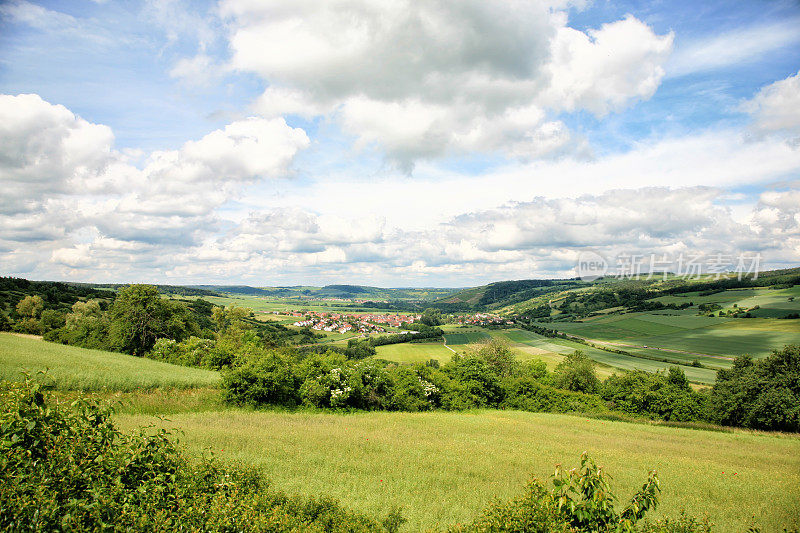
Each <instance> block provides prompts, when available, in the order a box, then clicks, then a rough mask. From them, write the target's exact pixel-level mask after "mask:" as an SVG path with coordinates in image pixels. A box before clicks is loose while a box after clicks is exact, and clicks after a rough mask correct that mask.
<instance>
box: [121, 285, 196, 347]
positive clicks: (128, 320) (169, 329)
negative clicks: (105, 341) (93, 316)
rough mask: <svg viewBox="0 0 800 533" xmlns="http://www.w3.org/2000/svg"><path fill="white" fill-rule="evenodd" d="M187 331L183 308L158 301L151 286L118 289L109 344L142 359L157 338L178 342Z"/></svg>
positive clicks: (153, 287)
mask: <svg viewBox="0 0 800 533" xmlns="http://www.w3.org/2000/svg"><path fill="white" fill-rule="evenodd" d="M195 327H196V326H195ZM191 329H192V328H191V324H190V321H189V320H188V313H187V311H186V308H185V307H183V306H182V305H181V304H179V303H177V302H170V301H169V300H165V299H163V298H161V295H159V293H158V289H157V288H156V287H155V286H153V285H129V286H127V287H123V288H121V289H120V290H119V292H118V293H117V298H116V300H114V305H113V306H112V307H111V328H110V340H111V344H112V346H113V347H114V348H116V349H119V350H121V351H123V352H125V353H130V354H133V355H138V356H142V355H144V354H145V353H146V352H148V351H149V350H150V349H151V348H152V347H153V345H154V344H155V342H156V340H157V339H159V338H162V337H163V338H168V339H174V340H182V339H184V338H186V337H187V336H188V334H189V333H190V330H191Z"/></svg>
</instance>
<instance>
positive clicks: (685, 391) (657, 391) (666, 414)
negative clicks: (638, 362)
mask: <svg viewBox="0 0 800 533" xmlns="http://www.w3.org/2000/svg"><path fill="white" fill-rule="evenodd" d="M600 395H601V396H602V397H603V399H605V400H606V401H608V402H609V404H610V406H611V408H612V409H616V410H619V411H623V412H626V413H631V414H636V415H644V416H647V417H649V418H658V419H662V420H671V421H676V422H690V421H701V420H705V419H706V418H707V414H706V409H707V408H706V403H707V396H706V395H704V394H702V393H699V392H695V391H693V390H692V389H691V387H689V382H688V380H687V379H686V376H685V375H684V374H683V371H682V370H681V369H679V368H678V367H672V368H670V370H669V373H668V374H667V375H663V374H652V373H649V372H644V371H642V370H634V371H632V372H628V373H626V374H622V375H617V374H614V375H613V376H611V377H609V378H608V379H607V380H606V381H605V383H603V386H602V390H601V392H600Z"/></svg>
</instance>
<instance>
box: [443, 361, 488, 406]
mask: <svg viewBox="0 0 800 533" xmlns="http://www.w3.org/2000/svg"><path fill="white" fill-rule="evenodd" d="M442 371H443V372H445V373H446V374H447V375H448V376H449V377H450V387H448V389H447V390H446V391H445V392H444V394H443V398H442V403H443V404H444V406H445V407H447V408H448V409H471V408H474V407H492V406H496V405H498V404H499V403H500V402H501V401H502V399H503V389H502V387H501V386H500V378H499V377H498V376H497V374H496V373H495V372H494V371H493V369H492V367H491V366H490V365H489V363H488V362H486V360H484V359H482V358H480V357H475V356H468V357H463V356H453V359H452V361H450V362H449V363H447V364H446V365H445V366H444V367H442Z"/></svg>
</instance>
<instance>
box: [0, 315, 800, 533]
mask: <svg viewBox="0 0 800 533" xmlns="http://www.w3.org/2000/svg"><path fill="white" fill-rule="evenodd" d="M485 333H486V335H490V334H491V335H493V336H496V335H500V334H502V335H505V336H508V340H509V342H512V341H514V342H518V343H520V344H523V341H528V342H532V341H536V342H539V341H541V339H531V338H530V337H529V333H530V332H523V331H521V330H520V331H513V330H504V331H491V332H485ZM514 339H516V340H514ZM542 342H549V340H548V341H542ZM432 346H436V347H437V349H441V350H444V351H446V352H447V354H451V353H452V352H450V351H449V350H447V348H445V347H444V345H443V344H441V343H439V344H435V345H427V344H421V343H412V344H399V345H390V346H383V347H380V349H382V350H385V349H386V348H392V349H395V350H409V348H410V347H413V348H410V349H411V350H418V351H419V357H420V358H423V360H424V358H425V357H428V355H429V354H430V353H431V352H430V351H429V350H431V347H432ZM468 346H470V345H460V347H461V348H466V347H468ZM539 346H540V348H539V349H540V350H545V349H553V350H555V349H557V347H558V346H561V345H559V344H553V345H552V346H551V345H547V344H540V345H539ZM423 354H424V355H423ZM443 356H444V355H443ZM406 357H408V355H406ZM447 357H449V355H448V356H447ZM44 368H49V369H50V370H49V374H48V376H49V379H51V380H53V381H54V383H55V385H56V387H57V391H56V394H57V395H58V396H59V397H60V398H62V399H66V400H70V399H72V398H74V397H77V396H78V394H80V392H79V391H80V390H84V391H94V392H92V394H93V395H95V396H99V397H101V398H105V399H107V400H111V401H114V402H115V403H119V404H120V407H119V411H118V414H117V415H116V420H117V422H118V423H119V424H120V426H121V427H122V428H123V429H125V430H129V431H134V430H137V429H138V428H140V427H142V426H149V425H155V426H157V427H166V428H171V429H175V430H177V432H176V433H175V435H176V437H177V438H178V439H179V440H180V441H181V442H182V443H183V444H184V445H185V446H187V448H188V449H189V450H190V451H191V452H193V453H195V454H197V455H198V456H199V455H200V454H203V453H207V452H208V451H211V452H213V453H214V455H216V456H218V457H219V458H220V459H222V460H223V461H232V462H242V463H246V464H252V465H256V466H257V467H259V468H261V469H263V471H264V472H265V473H266V474H267V476H268V477H270V478H271V479H272V481H273V483H274V487H275V488H278V489H281V490H285V491H287V492H290V493H300V494H305V495H314V496H319V495H328V496H332V497H334V498H336V499H338V500H340V501H341V502H342V503H343V504H344V505H346V506H348V507H351V508H353V509H355V510H360V511H364V512H367V513H370V514H372V515H374V516H382V515H384V514H385V512H386V510H387V509H389V508H391V507H392V506H394V505H401V506H402V507H403V509H404V510H403V513H404V516H406V517H407V518H408V520H409V523H408V524H407V525H406V526H405V528H404V531H419V530H424V529H426V528H436V527H444V526H447V525H450V524H453V523H455V522H465V521H469V520H471V519H472V518H474V517H475V516H476V515H477V514H478V513H479V512H480V510H481V509H482V508H483V507H484V506H485V505H486V504H487V503H489V502H490V501H492V500H493V499H496V498H501V499H507V498H511V497H514V496H516V495H518V494H520V493H521V491H522V490H523V487H524V484H525V482H526V481H527V480H528V479H529V477H530V476H531V475H534V476H537V477H539V478H540V479H542V478H546V477H547V476H548V475H549V474H550V472H551V471H552V469H553V466H554V464H555V463H563V464H565V465H567V466H570V467H571V466H576V465H577V463H578V460H579V456H580V453H581V452H582V451H584V450H587V451H589V452H590V453H591V454H592V456H593V457H594V458H595V459H596V460H597V461H598V463H599V464H602V465H603V466H605V467H606V469H607V470H608V472H609V473H611V475H612V476H613V487H614V489H615V491H616V493H617V495H618V496H619V497H621V498H627V497H628V496H630V494H632V493H633V492H634V491H635V490H636V489H638V488H639V486H640V485H641V483H642V482H643V481H644V479H645V478H646V476H647V472H648V471H649V470H650V469H653V468H655V469H657V470H658V471H659V475H660V478H661V481H662V487H663V495H662V496H663V497H662V507H661V508H660V510H659V511H658V512H657V513H655V514H654V515H655V516H674V515H677V514H678V512H679V511H680V510H681V509H685V510H686V511H687V512H688V513H690V514H694V515H698V516H704V515H707V516H708V517H709V518H710V520H711V521H712V522H713V523H714V524H715V530H716V531H741V530H743V529H746V527H748V526H749V525H757V526H759V527H760V528H761V530H762V531H775V530H780V529H781V528H783V527H798V526H800V523H798V518H797V517H798V516H800V436H797V435H785V434H767V433H759V432H751V431H744V430H735V431H706V430H696V429H686V428H676V427H669V426H666V425H655V424H643V423H629V422H620V421H607V420H598V419H587V418H585V417H580V416H570V415H555V414H546V413H526V412H514V411H493V410H479V411H467V412H441V411H440V412H431V413H392V412H358V413H350V414H344V413H330V412H318V411H304V410H300V411H279V410H267V411H257V410H249V409H237V408H232V407H229V406H227V405H225V404H224V403H222V401H221V399H220V391H219V389H218V388H215V387H216V386H217V384H218V379H219V376H218V374H217V373H215V372H208V371H202V370H198V369H191V368H185V367H176V366H172V365H168V364H163V363H158V362H155V361H152V360H148V359H143V358H137V357H132V356H127V355H122V354H117V353H110V352H102V351H97V350H85V349H81V348H74V347H70V346H63V345H60V344H53V343H48V342H45V341H42V340H39V339H35V338H25V337H20V336H17V335H12V334H0V377H2V378H3V379H12V380H13V379H19V378H20V377H21V374H20V371H22V370H28V371H36V370H39V369H44ZM165 417H166V418H165Z"/></svg>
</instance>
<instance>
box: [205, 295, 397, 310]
mask: <svg viewBox="0 0 800 533" xmlns="http://www.w3.org/2000/svg"><path fill="white" fill-rule="evenodd" d="M203 299H204V300H208V301H209V302H211V303H213V304H214V305H218V306H221V307H230V306H235V307H249V308H250V309H252V310H253V311H254V312H270V313H271V312H273V311H280V312H283V311H291V310H296V311H300V310H303V309H306V310H309V311H320V312H323V311H324V312H330V311H333V312H337V313H383V312H391V313H395V312H396V311H391V310H386V309H374V308H369V307H359V306H358V304H352V303H347V302H331V301H326V300H307V299H300V298H276V297H264V296H250V295H240V294H236V295H234V294H229V295H225V296H203Z"/></svg>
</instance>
